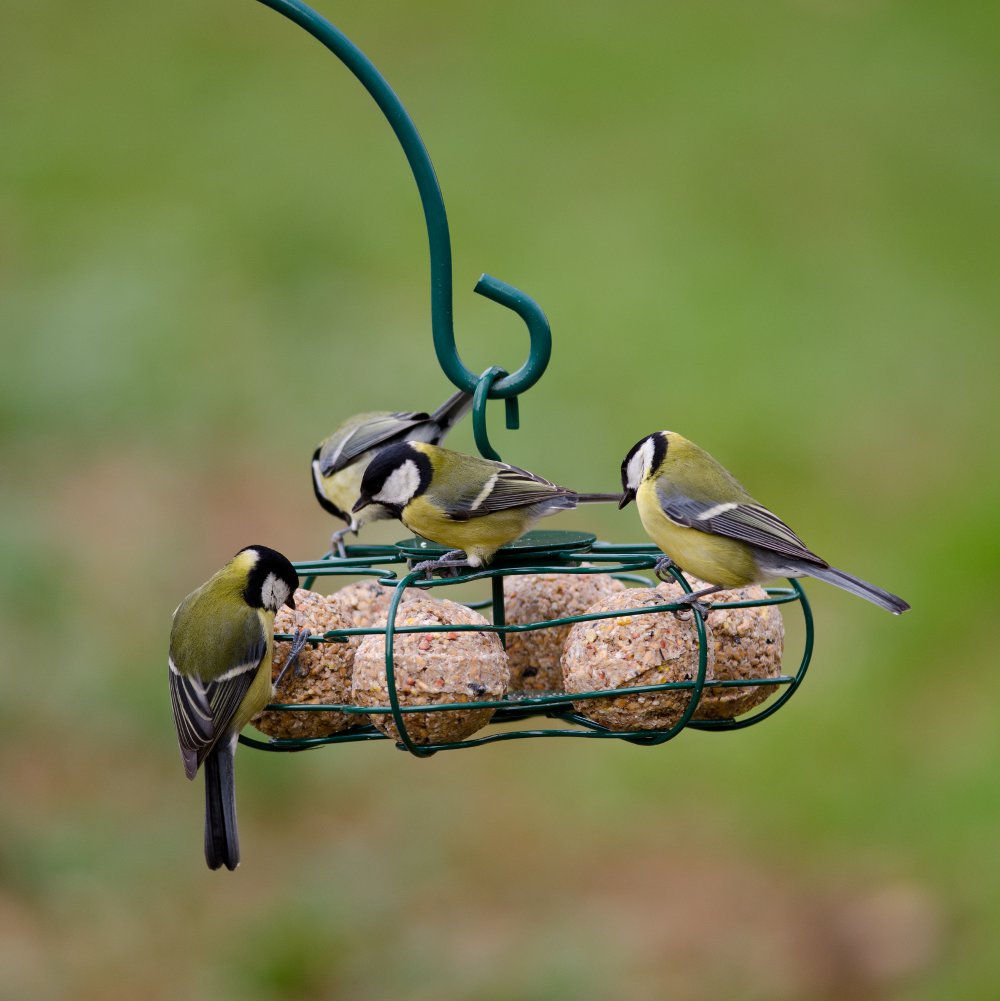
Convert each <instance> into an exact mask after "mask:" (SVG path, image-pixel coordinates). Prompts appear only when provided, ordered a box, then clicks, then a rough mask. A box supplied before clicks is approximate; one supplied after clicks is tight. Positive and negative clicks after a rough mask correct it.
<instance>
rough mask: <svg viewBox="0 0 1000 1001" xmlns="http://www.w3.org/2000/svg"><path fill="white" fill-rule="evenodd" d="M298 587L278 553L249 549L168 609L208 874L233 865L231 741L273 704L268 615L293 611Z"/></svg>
mask: <svg viewBox="0 0 1000 1001" xmlns="http://www.w3.org/2000/svg"><path fill="white" fill-rule="evenodd" d="M298 583H299V578H298V576H297V575H296V573H295V570H294V569H293V567H292V564H291V563H289V562H288V560H287V559H285V557H284V556H282V555H281V553H278V552H275V551H274V550H273V549H268V548H267V547H266V546H247V547H246V548H245V549H241V550H240V551H239V552H238V553H237V554H236V555H235V556H234V557H233V558H232V559H231V560H230V561H229V562H228V563H227V564H226V565H225V566H224V567H223V568H222V569H221V570H220V571H219V572H218V573H216V574H215V575H214V576H212V577H210V578H209V579H208V580H207V581H206V582H205V583H204V584H202V585H201V587H199V588H198V589H197V590H195V591H192V592H191V593H190V594H189V595H188V596H187V597H186V598H185V599H184V600H183V601H182V602H181V603H180V604H179V605H178V606H177V610H176V611H175V612H174V620H173V626H172V628H171V630H170V657H169V679H170V702H171V705H172V707H173V712H174V724H175V725H176V727H177V740H178V743H179V744H180V749H181V758H182V760H183V762H184V771H185V773H186V774H187V777H188V778H189V779H193V778H194V777H195V773H196V772H197V771H198V768H199V766H200V765H204V766H205V768H204V771H205V861H206V862H208V867H209V868H210V869H218V868H219V867H220V866H222V865H225V866H226V868H227V869H235V868H236V866H237V865H239V861H240V842H239V836H238V833H237V830H236V800H235V792H234V787H233V759H234V755H235V752H236V740H237V737H238V736H239V733H240V730H242V729H243V727H244V726H245V725H246V724H247V723H248V722H249V721H250V719H251V718H252V717H253V716H255V715H256V714H257V713H258V712H260V710H261V709H263V708H264V706H266V705H267V704H268V702H270V701H271V698H272V695H273V691H274V689H273V686H272V684H271V654H272V650H273V637H274V614H275V612H277V610H278V609H279V608H280V607H281V606H282V605H288V606H289V607H290V608H294V607H295V601H294V598H293V595H294V594H295V589H296V587H298ZM289 660H291V657H290V658H289Z"/></svg>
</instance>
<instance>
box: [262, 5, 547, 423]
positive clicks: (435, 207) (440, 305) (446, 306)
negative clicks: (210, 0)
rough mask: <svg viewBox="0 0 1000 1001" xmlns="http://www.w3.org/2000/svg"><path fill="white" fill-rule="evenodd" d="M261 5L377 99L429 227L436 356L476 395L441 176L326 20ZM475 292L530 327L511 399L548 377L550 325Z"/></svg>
mask: <svg viewBox="0 0 1000 1001" xmlns="http://www.w3.org/2000/svg"><path fill="white" fill-rule="evenodd" d="M260 3H262V4H264V5H265V6H267V7H270V8H271V9H272V10H275V11H277V12H278V13H279V14H283V15H284V16H285V17H287V18H288V19H289V20H290V21H292V22H294V23H295V24H297V25H299V27H301V28H304V29H305V30H306V31H308V32H309V34H310V35H312V36H313V37H314V38H315V39H317V41H319V42H321V43H322V44H323V45H325V46H326V47H327V48H328V49H329V50H330V51H331V52H332V53H333V54H334V55H335V56H336V57H337V58H338V59H340V61H341V62H342V63H344V65H345V66H346V67H347V68H348V69H349V70H350V71H351V72H352V73H353V74H354V75H355V76H356V77H357V78H358V80H359V81H360V82H361V85H362V86H363V87H364V88H365V90H367V91H368V93H369V94H370V95H371V96H372V98H373V99H374V101H375V103H376V104H377V105H378V106H379V108H380V109H381V111H382V114H383V115H385V117H386V120H387V121H388V122H389V125H390V126H391V127H392V130H393V132H394V133H395V134H396V138H397V139H398V140H399V143H400V145H401V146H402V147H403V152H404V153H405V154H406V159H407V162H408V163H409V164H410V170H412V171H413V178H414V180H415V181H416V182H417V190H418V191H419V192H420V201H421V204H422V205H423V209H424V219H425V221H426V223H427V239H428V243H429V244H430V259H431V327H432V330H433V334H434V350H435V351H436V352H437V357H438V362H439V363H440V365H441V368H442V369H443V370H444V373H445V375H447V376H448V378H449V379H450V380H451V381H452V382H453V383H454V384H455V385H456V386H457V387H458V388H459V389H464V390H465V391H466V392H469V393H472V392H474V391H475V389H476V387H477V385H478V383H479V377H477V376H476V375H475V374H474V373H473V372H471V371H470V370H469V369H468V368H466V366H465V365H464V364H463V363H462V360H461V359H460V358H459V356H458V349H457V348H456V346H455V328H454V318H453V312H452V275H451V237H450V235H449V233H448V217H447V215H446V214H445V210H444V201H443V199H442V197H441V188H440V186H439V185H438V180H437V175H436V174H435V173H434V167H433V165H432V164H431V160H430V156H429V155H428V153H427V148H426V147H425V146H424V143H423V140H422V139H421V138H420V133H419V132H417V128H416V126H415V125H414V124H413V120H412V119H411V118H410V116H409V115H408V114H407V112H406V109H405V108H404V107H403V104H402V102H401V101H400V100H399V98H398V97H397V96H396V94H395V92H394V91H393V89H392V88H391V87H390V86H389V84H388V83H387V82H386V80H385V78H384V77H383V76H382V74H381V73H379V71H378V70H377V69H376V68H375V64H374V63H373V62H372V61H371V60H370V59H369V58H368V57H367V56H366V55H365V54H364V53H363V52H362V51H361V50H360V49H359V48H358V47H357V46H356V45H355V44H354V43H353V42H352V41H351V40H350V39H349V38H348V37H347V36H346V35H345V34H343V32H341V31H340V30H338V29H337V28H335V27H334V26H333V25H332V24H331V23H330V22H329V21H327V20H326V19H325V18H324V17H322V16H321V15H320V14H318V13H317V12H316V11H314V10H313V9H312V8H310V7H308V6H306V4H304V3H302V2H301V0H260ZM475 291H476V292H478V293H479V294H480V295H483V296H486V298H487V299H492V300H493V301H494V302H497V303H500V305H502V306H506V307H507V308H508V309H512V310H514V312H515V313H517V314H518V316H520V317H521V318H522V319H523V320H524V322H525V324H526V325H527V327H528V335H529V338H530V347H529V351H528V360H527V361H526V362H525V363H524V364H523V365H522V366H521V367H520V368H519V369H518V370H517V371H516V372H515V373H514V374H513V375H505V376H504V377H503V378H502V379H499V380H497V381H496V382H494V383H493V385H492V387H491V389H490V391H489V396H490V398H491V399H494V400H506V399H510V398H512V397H514V396H517V395H518V394H519V393H523V392H525V390H527V389H530V388H531V387H532V386H533V385H534V384H535V383H536V382H537V381H538V380H539V379H540V378H541V376H542V373H543V372H544V371H545V367H546V365H548V362H549V356H550V355H551V354H552V334H551V332H550V329H549V323H548V320H547V319H546V318H545V314H544V313H543V312H542V311H541V309H540V308H539V307H538V304H537V303H536V302H535V301H534V300H533V299H531V298H530V297H529V296H527V295H525V294H524V293H523V292H521V291H519V290H518V289H516V288H514V287H513V286H512V285H508V284H507V283H506V282H502V281H499V280H498V279H496V278H492V277H490V276H489V275H483V276H482V277H481V278H480V279H479V282H478V284H477V285H476V288H475ZM509 417H510V412H509V411H508V418H509Z"/></svg>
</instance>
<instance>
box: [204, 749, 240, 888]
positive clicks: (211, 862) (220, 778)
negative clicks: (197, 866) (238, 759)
mask: <svg viewBox="0 0 1000 1001" xmlns="http://www.w3.org/2000/svg"><path fill="white" fill-rule="evenodd" d="M235 756H236V738H235V737H234V738H233V739H232V740H228V741H225V742H221V741H220V742H219V743H218V744H216V746H215V747H214V748H213V749H212V751H211V752H210V753H209V755H208V757H206V758H205V762H204V765H203V766H202V769H203V771H204V773H205V861H206V862H207V863H208V867H209V869H218V868H220V867H221V866H223V865H224V866H225V867H226V868H227V869H230V870H231V869H235V868H236V867H237V866H238V865H239V864H240V837H239V833H238V831H237V829H236V787H235V785H234V773H233V765H234V763H235Z"/></svg>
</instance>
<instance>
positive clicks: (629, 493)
mask: <svg viewBox="0 0 1000 1001" xmlns="http://www.w3.org/2000/svg"><path fill="white" fill-rule="evenodd" d="M634 500H635V491H634V490H626V491H625V493H623V494H622V499H621V500H620V501H619V502H618V510H619V511H620V510H621V509H622V508H623V507H628V506H629V504H631V503H632V501H634Z"/></svg>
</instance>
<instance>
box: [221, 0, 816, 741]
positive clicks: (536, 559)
mask: <svg viewBox="0 0 1000 1001" xmlns="http://www.w3.org/2000/svg"><path fill="white" fill-rule="evenodd" d="M260 2H262V3H264V4H265V5H266V6H268V7H270V8H272V9H273V10H275V11H277V12H278V13H280V14H283V15H284V16H285V17H287V18H288V19H289V20H291V21H293V22H294V23H295V24H297V25H299V26H300V27H302V28H303V29H305V30H306V31H307V32H309V34H311V35H312V36H313V37H314V38H316V39H317V40H318V41H319V42H321V43H322V44H323V45H325V46H326V47H327V48H328V49H329V50H330V51H331V52H332V53H333V54H334V55H335V56H337V58H338V59H340V60H341V62H343V63H344V64H345V65H346V66H347V68H348V69H349V70H350V71H351V72H352V73H353V74H354V75H355V77H357V79H358V80H359V81H360V82H361V84H362V85H363V86H364V87H365V89H366V90H367V91H368V93H369V94H370V95H371V96H372V98H373V99H374V101H375V103H376V104H377V105H378V106H379V108H380V109H381V110H382V113H383V114H384V115H385V117H386V119H387V121H388V122H389V125H390V126H391V127H392V130H393V132H394V133H395V135H396V137H397V139H398V140H399V142H400V145H401V146H402V147H403V152H404V153H405V154H406V158H407V161H408V163H409V165H410V169H411V170H412V172H413V177H414V179H415V181H416V183H417V189H418V191H419V193H420V199H421V203H422V205H423V210H424V218H425V221H426V225H427V235H428V242H429V245H430V271H431V275H430V277H431V327H432V332H433V339H434V349H435V352H436V354H437V358H438V362H439V363H440V365H441V368H442V369H443V370H444V373H445V375H447V377H448V378H449V379H450V380H451V382H453V383H454V384H455V386H457V387H458V388H459V389H463V390H465V391H467V392H470V393H472V394H473V406H472V422H473V431H474V435H475V441H476V446H477V447H478V449H479V451H480V452H481V453H482V455H483V456H485V457H487V458H490V459H499V458H500V457H499V455H498V454H497V453H496V450H495V449H494V448H493V446H492V445H491V444H490V440H489V434H488V431H487V421H486V404H487V401H488V400H504V401H505V404H506V424H507V427H508V428H510V429H515V428H517V427H518V423H519V422H518V408H517V400H518V396H519V395H520V394H521V393H524V392H525V391H526V390H528V389H530V388H531V387H532V386H534V384H535V383H536V382H537V381H538V380H539V378H541V376H542V374H543V373H544V371H545V369H546V366H547V365H548V362H549V357H550V354H551V350H552V336H551V332H550V328H549V323H548V320H547V319H546V317H545V314H544V313H543V312H542V310H541V308H540V307H539V306H538V304H537V303H536V302H535V301H534V300H533V299H532V298H531V297H529V296H528V295H526V294H525V293H523V292H521V291H520V290H518V289H516V288H514V287H513V286H511V285H508V284H507V283H505V282H502V281H500V280H499V279H496V278H493V277H491V276H489V275H483V276H482V277H481V278H480V279H479V281H478V282H477V284H476V286H475V291H476V292H477V293H479V294H480V295H483V296H485V297H486V298H488V299H491V300H493V301H494V302H497V303H499V304H500V305H502V306H506V307H507V308H508V309H511V310H513V311H514V312H515V313H516V314H517V315H518V316H520V317H521V319H522V320H523V321H524V323H525V325H526V326H527V328H528V335H529V338H530V348H529V352H528V359H527V361H526V362H525V363H524V364H523V365H522V366H521V367H520V368H519V369H518V370H517V371H516V372H513V373H508V372H507V371H505V370H504V369H502V368H499V367H497V366H493V367H490V368H488V369H487V370H486V371H485V372H483V373H482V374H481V375H476V374H475V373H474V372H472V371H470V369H469V368H467V367H466V365H464V364H463V362H462V360H461V358H460V357H459V354H458V350H457V347H456V344H455V332H454V326H453V314H452V267H451V240H450V236H449V230H448V219H447V215H446V213H445V208H444V202H443V200H442V196H441V189H440V187H439V185H438V181H437V175H436V174H435V172H434V168H433V166H432V165H431V161H430V157H429V156H428V154H427V150H426V148H425V147H424V144H423V141H422V140H421V138H420V135H419V133H418V132H417V129H416V127H415V125H414V124H413V121H412V119H411V118H410V116H409V115H408V114H407V112H406V110H405V108H404V107H403V105H402V103H401V102H400V100H399V98H398V97H397V96H396V94H395V93H394V92H393V90H392V88H391V87H390V86H389V85H388V83H387V82H386V81H385V79H384V78H383V77H382V75H381V74H380V73H379V72H378V70H377V69H376V68H375V66H374V65H373V64H372V62H371V60H369V59H368V58H367V56H365V55H364V53H362V52H361V51H360V50H359V49H358V48H357V47H356V46H355V45H354V44H353V43H352V42H351V41H350V40H349V39H348V38H347V37H346V36H345V35H344V34H343V33H342V32H340V31H339V30H338V29H337V28H335V27H334V26H333V25H332V24H330V23H329V22H328V21H327V20H325V19H324V18H323V17H321V16H320V15H319V14H318V13H316V12H315V11H314V10H312V9H310V8H309V7H307V6H306V5H305V4H304V3H302V2H301V0H260ZM442 552H444V548H443V547H438V546H437V545H436V544H434V543H428V542H426V541H425V540H422V539H409V540H405V541H402V542H399V543H397V544H396V545H392V546H364V545H354V546H349V547H347V550H346V556H344V557H338V556H334V555H333V554H332V553H328V554H326V555H325V556H323V557H321V558H319V559H316V560H307V561H301V562H298V563H296V564H295V567H296V570H297V571H298V573H299V575H300V576H302V577H304V578H306V579H305V582H304V586H305V587H306V588H309V587H312V586H313V583H314V582H315V580H316V578H318V577H338V576H340V577H347V576H350V577H358V576H360V577H368V578H373V579H375V580H377V581H379V582H380V583H381V584H383V585H385V586H386V587H388V588H391V589H392V592H391V593H392V597H391V602H390V604H389V611H388V622H387V624H386V625H385V626H373V627H368V628H354V629H335V630H330V631H328V632H326V633H324V634H323V635H321V636H313V637H311V638H310V643H312V644H319V643H343V642H345V641H347V640H348V638H349V637H351V636H365V635H371V634H377V635H380V636H384V642H385V678H386V684H387V695H388V699H387V702H388V704H387V705H385V706H382V707H373V706H371V705H364V706H362V705H356V704H350V703H336V704H325V703H324V704H317V703H309V704H303V703H288V702H281V703H276V704H274V705H271V706H269V707H268V709H269V710H270V711H276V712H297V713H302V712H331V711H334V712H339V713H343V714H346V715H347V716H349V717H355V718H356V719H357V725H356V726H352V727H350V728H348V729H346V730H344V731H342V732H338V733H333V734H330V735H328V736H322V737H309V738H297V739H295V738H271V739H268V740H263V739H258V738H256V737H250V736H248V735H246V734H244V735H241V737H240V741H241V742H242V743H244V744H247V745H249V746H251V747H255V748H258V749H261V750H266V751H300V750H304V749H307V748H312V747H318V746H322V745H325V744H342V743H349V742H355V741H365V740H385V739H389V738H388V737H387V735H386V734H385V733H383V732H382V731H381V730H380V729H379V728H377V727H376V726H375V725H373V724H372V723H371V722H369V719H370V717H373V716H379V715H382V716H391V717H392V720H393V722H394V724H395V729H396V731H397V733H398V735H399V740H398V742H397V743H398V746H399V747H400V748H401V749H404V750H406V751H409V752H410V753H411V754H414V755H417V756H419V757H427V756H429V755H431V754H434V753H435V752H437V751H442V750H454V749H458V748H467V747H479V746H482V745H484V744H491V743H495V742H497V741H505V740H519V739H524V738H529V737H558V738H580V739H588V740H593V739H598V740H625V741H628V742H629V743H632V744H641V745H653V744H663V743H665V742H666V741H669V740H671V739H673V738H674V737H676V736H677V735H678V734H679V733H680V732H681V731H682V730H684V729H694V730H710V731H722V730H738V729H742V728H744V727H747V726H752V725H754V724H756V723H759V722H761V721H762V720H764V719H766V718H767V717H768V716H770V715H772V714H773V713H775V712H776V711H777V710H778V709H780V708H781V707H782V706H783V705H784V704H785V703H786V702H787V701H788V700H789V699H790V698H791V697H792V695H793V694H794V692H795V690H796V689H797V688H798V686H799V684H800V683H801V682H802V679H803V677H804V676H805V673H806V669H807V668H808V666H809V660H810V657H811V654H812V648H813V619H812V614H811V612H810V609H809V605H808V602H807V601H806V597H805V593H804V591H803V589H802V587H801V586H800V584H799V583H798V581H796V580H790V581H789V582H788V583H789V586H788V587H778V588H769V589H767V592H766V597H762V598H759V599H758V600H746V601H735V602H720V603H716V604H715V605H714V606H713V608H714V609H725V608H748V607H754V606H767V605H795V606H796V607H797V608H798V610H799V612H800V613H801V615H802V617H803V620H804V640H803V652H802V656H801V659H800V661H799V663H798V666H797V668H796V670H795V671H794V673H781V674H779V675H777V676H768V677H766V678H757V679H749V678H741V679H739V680H731V679H730V680H714V679H713V678H712V677H711V676H710V675H711V672H710V670H709V644H710V639H709V631H708V630H706V623H705V618H704V615H703V613H702V611H701V610H700V609H699V608H698V607H697V606H695V607H694V608H693V609H692V608H690V607H689V606H686V605H681V604H677V603H672V602H670V601H667V600H665V601H664V602H663V603H661V604H655V605H645V606H641V607H634V608H633V607H626V608H620V609H618V608H616V609H615V610H614V611H600V612H594V611H589V612H586V613H584V614H580V615H570V616H562V617H558V618H550V619H543V620H539V621H531V622H518V623H516V624H514V623H508V622H507V620H506V616H505V601H504V581H505V579H507V578H510V577H515V576H523V575H527V574H560V575H589V574H610V575H612V576H614V577H616V578H618V579H620V580H623V581H625V582H627V583H630V584H631V583H639V584H645V585H647V586H650V585H652V584H654V583H655V582H654V581H651V580H650V579H649V578H648V577H647V576H644V572H648V571H651V570H652V569H653V567H654V566H655V564H656V561H657V559H658V558H659V557H660V556H661V553H660V551H659V550H658V549H657V548H656V547H655V546H653V545H651V544H638V545H619V544H615V543H609V542H598V541H597V540H596V539H595V537H594V536H592V535H587V534H584V533H579V532H560V531H536V532H531V533H529V534H528V535H526V536H524V537H522V538H521V539H519V540H517V541H516V542H514V543H512V544H510V545H508V546H504V547H503V548H502V549H500V550H499V552H498V553H497V554H496V556H495V558H494V560H493V562H492V563H491V564H490V565H489V566H488V567H487V568H485V569H482V570H479V571H477V572H474V573H467V574H464V575H462V576H459V577H452V578H447V579H427V577H426V576H425V575H424V573H423V572H421V571H413V570H411V569H410V566H411V565H412V564H413V563H414V562H415V561H419V560H426V559H429V558H434V557H436V556H438V555H440V553H442ZM671 573H672V574H673V576H674V578H675V580H676V581H677V583H678V584H679V586H680V588H681V589H682V590H683V591H684V592H686V593H690V592H691V590H692V589H691V586H690V584H689V583H688V581H687V580H686V579H685V578H684V577H683V576H682V575H681V574H680V573H679V572H677V571H676V570H672V571H671ZM481 580H488V581H489V582H490V598H489V599H487V600H485V601H481V602H478V603H474V604H473V605H471V606H470V607H473V608H477V609H481V610H483V611H484V612H485V611H487V610H489V611H491V613H492V622H489V623H485V624H471V625H466V624H458V625H456V624H443V625H436V626H435V625H406V624H405V617H404V622H400V618H401V617H400V616H399V615H398V614H397V613H398V611H399V609H400V606H401V603H402V600H403V596H404V592H405V590H406V588H408V587H412V586H419V587H421V588H426V589H428V590H429V591H432V592H437V591H439V589H441V588H445V589H447V588H450V587H453V586H455V585H457V584H463V583H468V582H472V581H481ZM663 612H669V613H675V612H686V613H687V614H689V615H691V616H692V618H693V625H694V628H695V630H696V633H697V656H696V667H695V668H694V669H692V671H691V672H690V675H691V676H690V677H688V678H686V679H685V680H682V681H668V682H664V683H660V684H647V685H633V686H630V687H615V688H599V689H594V690H590V691H583V692H579V691H576V692H572V693H568V692H564V691H551V692H548V691H545V692H513V693H510V694H508V695H506V696H505V697H503V698H499V699H492V700H490V699H481V700H478V701H477V700H472V701H461V702H444V703H438V704H433V705H427V704H421V705H419V706H414V705H405V704H403V702H404V700H403V699H402V698H401V697H400V692H399V689H398V685H397V664H396V663H395V657H394V645H395V643H396V641H397V638H398V637H400V636H402V635H405V634H407V633H415V632H416V633H433V632H445V631H447V632H450V633H460V632H469V631H471V632H483V633H486V632H492V633H496V634H498V635H499V636H500V637H501V640H503V641H504V643H505V644H506V639H507V637H509V636H511V635H513V634H516V633H530V632H534V631H537V630H547V629H553V628H556V627H558V626H564V625H568V624H575V623H589V622H598V621H600V620H606V619H612V618H614V619H617V620H622V619H623V617H632V616H645V615H655V614H658V613H663ZM277 638H278V639H279V640H282V639H284V640H287V639H290V638H291V636H290V635H288V634H279V635H278V637H277ZM758 685H766V686H768V691H769V692H772V693H773V694H770V696H769V698H768V701H766V702H765V703H764V704H763V705H762V707H761V708H759V709H757V710H756V711H755V712H753V713H751V714H746V715H743V716H738V717H736V718H719V719H705V718H697V717H698V715H699V714H698V708H699V704H700V702H701V700H702V696H703V693H706V692H710V691H712V690H720V689H725V688H735V687H738V688H740V689H748V688H751V687H754V686H758ZM667 692H681V693H683V692H688V693H690V694H689V698H688V701H687V704H686V707H685V708H684V709H683V712H681V713H680V714H679V718H677V719H676V721H674V722H672V723H671V725H669V726H666V727H663V728H661V729H639V728H636V729H630V730H622V729H614V730H612V729H609V728H608V727H606V726H604V725H602V724H600V723H598V722H595V721H594V720H592V719H590V718H589V717H588V715H585V713H584V712H583V711H581V707H583V708H584V709H585V707H586V705H587V704H588V703H590V702H591V701H593V700H601V699H604V700H608V699H609V698H620V697H622V696H636V697H639V698H642V697H644V696H654V697H655V696H656V695H659V694H662V693H667ZM469 710H487V711H489V712H491V713H492V718H491V721H490V725H489V729H488V730H486V731H485V732H481V733H477V734H476V735H475V736H472V737H468V738H466V739H462V740H454V741H447V742H439V743H426V742H418V741H417V740H416V739H414V736H413V734H412V733H411V732H410V730H408V728H407V718H408V717H409V716H410V714H411V713H415V712H419V713H421V714H425V713H439V712H440V713H445V712H455V711H469ZM526 720H533V721H535V723H534V725H532V727H531V728H530V729H524V728H519V727H515V728H511V727H510V724H521V723H523V722H524V721H526Z"/></svg>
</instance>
